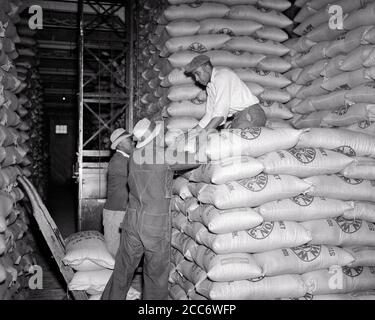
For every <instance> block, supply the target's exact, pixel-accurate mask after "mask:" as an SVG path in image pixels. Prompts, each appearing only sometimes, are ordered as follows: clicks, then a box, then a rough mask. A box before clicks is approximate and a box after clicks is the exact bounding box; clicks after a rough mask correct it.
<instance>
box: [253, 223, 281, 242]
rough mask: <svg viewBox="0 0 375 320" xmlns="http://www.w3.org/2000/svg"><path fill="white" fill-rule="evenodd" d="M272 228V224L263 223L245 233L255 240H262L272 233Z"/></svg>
mask: <svg viewBox="0 0 375 320" xmlns="http://www.w3.org/2000/svg"><path fill="white" fill-rule="evenodd" d="M274 226H275V224H274V222H264V223H263V224H261V225H260V226H258V227H255V228H253V229H250V230H248V231H247V233H248V234H249V235H250V236H251V237H252V238H254V239H256V240H264V239H266V238H267V237H268V236H269V235H270V234H271V233H272V231H273V228H274Z"/></svg>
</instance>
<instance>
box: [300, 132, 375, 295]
mask: <svg viewBox="0 0 375 320" xmlns="http://www.w3.org/2000/svg"><path fill="white" fill-rule="evenodd" d="M297 147H299V148H305V150H310V149H311V150H313V149H314V148H318V149H319V150H320V149H324V150H325V152H332V151H337V152H335V157H342V156H345V157H346V158H348V159H350V160H351V163H349V164H348V165H346V166H345V167H344V168H342V170H340V171H339V172H337V173H333V172H324V171H322V172H320V173H317V172H315V173H313V174H312V175H311V176H310V177H308V178H306V179H305V181H306V182H308V183H310V184H312V185H313V188H312V191H311V192H310V193H309V194H310V195H311V196H312V197H315V198H316V197H318V198H323V199H325V201H326V203H328V202H331V203H332V204H333V203H337V205H338V206H349V208H345V210H341V214H340V215H338V216H336V215H334V214H332V215H330V216H326V217H316V220H310V219H308V220H309V221H304V222H302V223H301V224H302V225H303V227H304V228H305V229H307V230H309V231H310V232H311V235H312V241H311V242H310V243H311V244H312V245H314V246H319V245H329V246H338V247H340V248H343V249H344V250H345V251H346V252H348V253H350V254H351V255H352V256H353V257H354V259H355V260H354V261H353V262H352V263H349V264H347V265H346V266H344V267H343V268H336V269H334V270H329V269H328V268H323V267H322V268H321V270H315V271H311V272H307V273H305V274H303V275H302V277H303V279H304V281H305V283H306V285H307V286H308V287H309V289H308V292H309V294H310V297H309V298H310V299H311V298H312V299H326V298H327V299H328V298H332V299H374V292H372V294H369V295H359V296H356V295H354V296H353V294H352V293H353V292H360V291H368V290H374V289H375V159H374V157H375V139H374V138H373V137H372V136H370V135H367V134H364V133H356V132H351V131H349V130H343V129H331V128H313V129H310V131H309V132H306V133H304V134H303V135H302V137H301V139H300V141H299V143H298V145H297ZM309 158H310V159H311V158H312V156H309V157H302V159H305V161H309V160H308V159H309ZM310 161H311V160H310ZM334 162H335V164H339V161H337V160H335V161H334ZM322 167H323V166H322ZM326 167H328V164H327V165H326ZM337 169H338V167H337ZM312 199H313V198H312ZM304 202H305V205H306V204H310V203H312V204H310V207H311V205H313V202H312V201H311V200H310V199H305V200H304ZM337 205H335V206H336V208H338V206H337ZM324 206H325V207H326V208H327V207H328V206H327V205H324ZM330 212H331V213H333V212H334V210H331V211H330Z"/></svg>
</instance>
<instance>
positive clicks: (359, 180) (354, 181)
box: [337, 174, 363, 186]
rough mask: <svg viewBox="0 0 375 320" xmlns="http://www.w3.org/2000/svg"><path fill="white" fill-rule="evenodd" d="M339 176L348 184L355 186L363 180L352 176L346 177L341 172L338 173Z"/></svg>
mask: <svg viewBox="0 0 375 320" xmlns="http://www.w3.org/2000/svg"><path fill="white" fill-rule="evenodd" d="M337 176H338V177H339V178H340V179H342V180H343V181H345V182H346V183H347V184H351V185H353V186H356V185H358V184H361V183H362V182H363V180H362V179H351V178H347V177H344V176H343V175H341V174H337Z"/></svg>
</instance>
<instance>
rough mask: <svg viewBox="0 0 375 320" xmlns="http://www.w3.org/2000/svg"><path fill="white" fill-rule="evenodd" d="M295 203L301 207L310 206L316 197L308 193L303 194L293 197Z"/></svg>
mask: <svg viewBox="0 0 375 320" xmlns="http://www.w3.org/2000/svg"><path fill="white" fill-rule="evenodd" d="M291 200H292V201H293V202H294V203H296V204H298V205H299V206H301V207H308V206H309V205H311V204H312V203H313V201H314V197H313V196H311V195H308V194H301V195H299V196H296V197H294V198H292V199H291Z"/></svg>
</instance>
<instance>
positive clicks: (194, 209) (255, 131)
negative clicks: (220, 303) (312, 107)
mask: <svg viewBox="0 0 375 320" xmlns="http://www.w3.org/2000/svg"><path fill="white" fill-rule="evenodd" d="M314 130H335V129H312V130H311V131H304V130H302V131H301V130H295V129H288V128H283V129H275V130H271V129H268V128H252V129H245V130H223V131H222V132H221V133H217V134H213V135H211V136H210V138H209V140H208V144H207V147H206V149H205V151H201V152H203V153H205V155H206V156H207V158H208V160H209V162H208V164H206V165H202V166H201V167H199V168H198V169H195V170H193V171H191V172H189V173H186V174H185V175H184V176H183V177H179V178H178V179H176V180H175V183H174V187H173V193H174V194H175V195H176V196H175V198H174V199H173V203H172V210H173V230H172V247H173V249H172V259H171V268H172V270H171V277H170V282H171V283H172V284H173V286H171V297H172V298H173V297H177V298H179V299H187V298H189V299H197V298H201V296H203V297H205V298H207V299H290V298H292V299H329V298H330V297H333V296H332V295H336V294H338V295H339V296H338V297H337V298H338V299H339V298H340V299H344V298H347V299H373V298H374V292H371V290H375V274H374V268H373V267H372V266H373V263H374V252H375V250H374V247H373V246H374V243H375V225H374V222H375V218H374V217H375V205H374V204H371V203H370V202H369V201H374V197H375V192H374V190H372V189H373V188H375V184H374V183H373V182H370V181H367V182H366V181H362V180H355V179H348V178H344V177H343V176H342V173H343V172H345V171H346V170H348V168H352V167H353V165H354V164H355V163H356V160H355V159H353V158H352V157H350V156H348V155H345V154H343V153H340V152H335V151H333V149H337V148H339V147H340V143H342V142H343V141H336V143H338V144H339V145H337V146H334V145H333V144H334V142H330V141H329V139H327V137H330V136H332V135H334V132H336V131H334V132H324V133H322V134H319V131H314ZM349 134H350V133H349ZM323 137H324V139H323ZM361 138H363V137H361ZM327 140H328V142H327ZM317 141H319V142H320V145H319V143H318V142H317ZM324 142H326V143H324ZM365 142H366V141H363V140H357V141H350V139H346V140H345V143H346V144H347V145H348V146H350V148H352V149H353V150H355V152H356V153H358V154H360V155H366V152H367V153H368V152H369V150H375V149H374V147H375V145H374V144H375V141H372V145H370V142H369V141H367V145H365V144H364V143H365ZM344 145H345V144H344ZM215 146H216V147H215ZM339 149H340V148H339ZM219 150H220V151H219ZM352 182H353V184H350V183H352ZM353 200H354V201H353ZM353 219H354V220H353ZM224 259H225V260H224ZM223 261H225V263H223ZM335 268H336V269H335ZM332 270H338V271H337V272H340V271H341V270H342V271H343V272H341V273H340V275H342V278H341V279H342V281H341V282H340V283H342V287H334V285H332V288H331V287H330V283H336V282H334V280H332V281H331V282H330V281H329V279H330V277H332V274H333V272H334V271H332ZM330 272H331V273H330ZM335 279H336V278H335ZM172 289H173V290H172ZM177 289H178V290H177ZM368 291H370V292H368ZM183 292H185V294H182V293H183Z"/></svg>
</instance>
